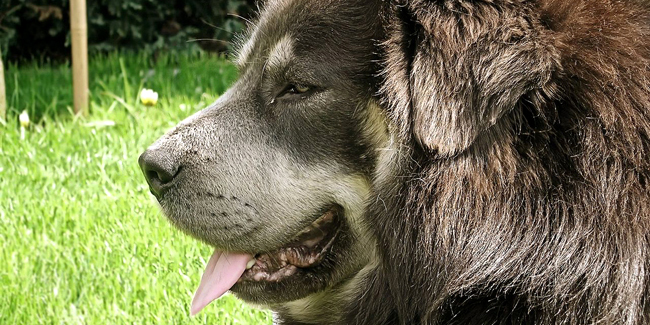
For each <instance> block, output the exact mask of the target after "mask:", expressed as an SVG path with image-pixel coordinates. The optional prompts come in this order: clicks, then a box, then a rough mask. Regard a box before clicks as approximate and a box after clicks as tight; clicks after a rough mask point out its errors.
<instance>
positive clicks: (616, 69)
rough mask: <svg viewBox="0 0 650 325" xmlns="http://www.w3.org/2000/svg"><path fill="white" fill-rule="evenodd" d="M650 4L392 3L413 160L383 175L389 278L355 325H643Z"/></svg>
mask: <svg viewBox="0 0 650 325" xmlns="http://www.w3.org/2000/svg"><path fill="white" fill-rule="evenodd" d="M648 7H649V6H648V3H647V2H635V1H614V0H574V1H566V0H539V1H523V0H492V1H470V0H453V1H452V0H446V1H442V0H441V1H425V0H414V1H395V2H392V3H387V4H386V6H385V12H384V17H387V18H386V26H387V27H386V35H388V38H387V40H385V42H384V43H383V47H382V51H383V52H384V68H383V73H382V77H383V78H384V81H383V82H382V87H381V97H382V99H383V101H384V104H385V107H386V108H387V109H388V113H389V117H390V120H391V121H392V123H393V124H394V126H395V127H396V129H397V131H398V132H399V134H400V135H401V137H400V138H401V139H402V140H401V141H402V145H404V147H405V148H408V149H406V150H405V151H404V152H403V153H402V154H401V155H399V156H400V157H402V158H400V161H398V162H396V165H395V167H394V168H393V174H392V177H387V178H386V177H381V175H380V177H378V178H377V181H376V184H375V186H376V188H375V190H376V195H377V196H378V198H379V199H381V202H383V204H377V205H375V206H372V207H371V208H370V211H369V212H368V214H367V218H368V224H369V225H370V227H371V228H372V229H373V230H374V233H375V235H376V236H377V238H378V240H379V247H380V252H381V258H382V265H381V267H380V268H379V269H378V271H377V272H376V273H373V274H371V275H370V276H369V277H368V279H367V281H366V283H365V285H364V286H363V287H362V288H360V289H359V290H360V293H359V300H358V302H357V304H356V305H354V306H351V308H350V312H349V323H351V324H393V323H401V324H596V323H598V324H649V323H650V301H649V299H650V298H649V294H650V235H649V233H650V194H649V193H650V185H649V184H648V179H649V177H650V157H649V156H648V154H649V152H650V19H649V15H648ZM378 202H380V200H378Z"/></svg>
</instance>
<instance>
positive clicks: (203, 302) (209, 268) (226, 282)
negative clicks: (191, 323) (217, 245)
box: [190, 250, 253, 316]
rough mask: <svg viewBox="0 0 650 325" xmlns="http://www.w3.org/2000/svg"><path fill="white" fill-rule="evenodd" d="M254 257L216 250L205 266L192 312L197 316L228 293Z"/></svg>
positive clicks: (193, 300)
mask: <svg viewBox="0 0 650 325" xmlns="http://www.w3.org/2000/svg"><path fill="white" fill-rule="evenodd" d="M252 258H253V256H252V255H248V254H241V253H228V252H222V251H218V250H215V251H214V253H213V254H212V257H210V260H209V261H208V264H207V265H206V266H205V272H204V273H203V276H202V277H201V284H199V288H198V289H196V293H195V294H194V299H192V308H191V310H190V312H191V313H192V316H193V315H196V314H197V313H198V312H200V311H201V309H203V308H205V306H207V305H208V304H209V303H211V302H212V301H213V300H215V299H217V298H219V297H221V296H222V295H223V294H224V293H226V291H228V290H229V289H230V288H231V287H232V286H233V285H235V283H237V280H239V278H240V277H241V275H242V274H243V273H244V271H246V264H248V261H250V260H251V259H252Z"/></svg>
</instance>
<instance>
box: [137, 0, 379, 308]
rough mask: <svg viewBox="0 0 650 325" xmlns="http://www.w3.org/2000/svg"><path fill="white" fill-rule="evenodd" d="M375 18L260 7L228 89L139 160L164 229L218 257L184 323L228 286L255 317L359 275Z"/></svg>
mask: <svg viewBox="0 0 650 325" xmlns="http://www.w3.org/2000/svg"><path fill="white" fill-rule="evenodd" d="M377 10H378V9H377V7H376V6H374V5H368V4H366V3H365V2H364V1H352V2H350V1H308V2H307V1H270V2H268V3H267V4H266V5H265V9H264V10H263V11H262V14H261V16H260V18H259V21H258V22H256V23H255V26H254V28H253V29H252V31H251V33H250V35H249V37H248V40H247V42H245V44H243V45H242V48H241V50H240V53H239V56H238V58H237V62H236V63H237V65H238V66H239V71H240V77H239V79H238V80H237V81H236V83H235V84H234V85H232V87H231V88H230V89H229V90H228V91H227V92H226V93H225V94H223V95H222V96H221V97H220V98H219V100H218V101H217V102H216V103H214V104H212V105H211V106H210V107H208V108H206V109H204V110H203V111H201V112H199V113H197V114H195V115H194V116H192V117H190V118H188V119H187V120H185V121H183V122H181V123H180V124H179V125H178V126H177V127H176V128H174V129H173V130H171V131H170V132H169V133H167V134H166V135H165V136H163V137H162V138H160V139H159V140H157V141H156V142H155V143H154V144H153V145H152V146H151V147H150V148H148V150H147V151H146V152H145V153H143V154H142V156H141V157H140V164H141V167H142V169H143V171H144V173H145V176H146V178H147V180H148V182H149V185H150V188H151V191H152V193H153V194H154V195H155V196H156V197H157V199H158V201H159V202H160V205H161V207H162V209H163V211H164V213H165V214H166V216H167V217H168V218H169V220H170V221H171V222H172V223H173V224H174V225H175V226H177V227H178V228H180V229H181V230H183V231H185V232H186V233H188V234H190V235H192V236H194V237H196V238H198V239H200V240H201V241H203V242H205V243H208V244H209V245H212V246H214V247H215V248H216V251H215V254H214V255H213V257H212V259H211V261H210V262H209V263H208V269H207V270H206V273H205V274H204V277H203V280H202V283H201V285H200V287H199V290H198V292H197V295H196V297H195V301H194V306H193V312H197V311H198V310H200V309H201V308H202V307H203V306H205V305H206V304H207V303H209V302H210V301H211V300H213V299H216V298H217V297H218V296H220V295H221V294H222V293H223V292H225V291H226V290H228V289H230V288H231V286H232V291H233V292H235V293H236V294H237V295H238V296H239V297H241V298H243V299H244V300H246V301H249V302H253V303H256V304H264V305H274V304H277V303H281V302H286V301H292V300H295V299H298V298H301V297H305V296H306V295H308V294H310V293H314V292H317V291H320V290H323V289H324V288H326V287H329V286H332V285H334V284H336V283H339V282H340V281H342V280H343V279H346V278H348V277H350V276H351V275H352V274H353V273H354V272H356V271H358V270H359V269H360V268H361V267H362V266H363V265H365V264H367V263H368V260H369V259H370V257H371V254H372V252H373V250H372V244H371V243H370V242H369V240H370V237H369V236H368V235H367V234H365V233H364V232H365V231H364V230H363V227H362V225H361V223H360V222H359V217H360V216H361V214H362V213H363V211H364V209H365V205H366V201H367V199H368V198H369V195H370V192H371V182H372V180H371V178H372V171H373V170H374V166H375V164H376V159H377V151H376V150H375V149H376V148H377V147H378V146H379V145H381V143H383V142H385V141H386V137H387V131H386V129H385V124H384V123H383V121H382V120H381V119H382V113H381V112H380V110H379V107H378V106H377V105H376V104H374V103H373V100H372V94H373V93H375V92H376V89H374V87H375V85H376V82H374V78H375V75H374V73H375V72H376V71H377V69H376V67H375V64H376V62H377V58H376V57H375V55H376V53H377V51H376V50H375V44H374V40H375V39H376V36H377V33H378V32H379V29H378V25H376V24H374V23H369V21H372V20H369V19H370V18H369V17H377ZM217 77H218V76H215V78H217Z"/></svg>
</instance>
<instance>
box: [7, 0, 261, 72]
mask: <svg viewBox="0 0 650 325" xmlns="http://www.w3.org/2000/svg"><path fill="white" fill-rule="evenodd" d="M253 3H254V0H167V1H158V0H91V1H88V2H87V6H88V36H89V47H90V50H91V52H108V51H113V50H115V49H138V50H141V49H145V50H150V51H152V52H155V51H158V50H163V49H183V48H187V47H192V46H196V45H198V46H200V47H202V48H204V49H206V50H210V51H225V50H228V49H229V46H230V45H229V44H230V42H231V41H232V38H233V35H234V34H235V33H237V32H239V31H241V30H242V29H243V28H244V26H245V19H247V18H248V17H249V16H250V15H251V13H252V8H253ZM69 11H70V5H69V0H2V1H0V48H1V49H2V54H3V55H4V56H5V57H7V58H8V59H9V60H10V61H15V60H21V59H32V58H36V59H40V60H46V59H47V60H49V59H54V60H59V59H65V58H68V57H69V52H70V49H69V47H70V17H69ZM193 40H196V41H193Z"/></svg>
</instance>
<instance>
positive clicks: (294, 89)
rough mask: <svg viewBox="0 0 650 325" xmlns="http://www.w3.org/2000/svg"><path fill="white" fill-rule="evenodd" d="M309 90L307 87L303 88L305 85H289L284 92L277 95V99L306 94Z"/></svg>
mask: <svg viewBox="0 0 650 325" xmlns="http://www.w3.org/2000/svg"><path fill="white" fill-rule="evenodd" d="M310 90H311V87H309V86H305V85H301V84H291V85H288V86H287V87H286V88H284V90H282V92H280V94H279V95H278V98H280V97H284V96H288V95H300V94H304V93H306V92H308V91H310Z"/></svg>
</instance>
